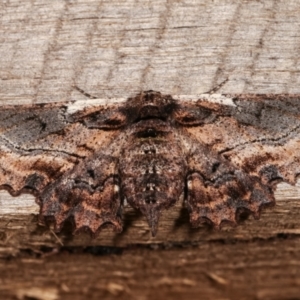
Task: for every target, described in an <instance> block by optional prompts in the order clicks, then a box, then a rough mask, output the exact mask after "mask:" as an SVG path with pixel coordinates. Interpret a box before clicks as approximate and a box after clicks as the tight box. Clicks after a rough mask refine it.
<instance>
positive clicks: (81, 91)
mask: <svg viewBox="0 0 300 300" xmlns="http://www.w3.org/2000/svg"><path fill="white" fill-rule="evenodd" d="M72 87H73V88H74V89H75V90H77V91H78V92H79V93H81V94H82V95H84V96H86V97H88V98H90V99H98V98H97V97H95V96H92V95H91V94H89V93H87V92H85V91H84V90H83V89H81V88H79V87H78V86H77V85H73V86H72Z"/></svg>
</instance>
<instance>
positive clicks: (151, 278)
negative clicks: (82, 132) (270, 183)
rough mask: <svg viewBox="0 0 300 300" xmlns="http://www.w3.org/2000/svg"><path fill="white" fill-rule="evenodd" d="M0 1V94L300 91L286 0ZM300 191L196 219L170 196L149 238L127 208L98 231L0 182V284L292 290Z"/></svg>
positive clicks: (192, 292)
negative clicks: (86, 230)
mask: <svg viewBox="0 0 300 300" xmlns="http://www.w3.org/2000/svg"><path fill="white" fill-rule="evenodd" d="M0 10H1V17H0V101H1V102H0V103H1V104H7V103H10V104H21V103H36V102H53V101H67V100H74V99H84V96H83V95H81V94H79V93H78V92H77V91H76V90H75V89H74V88H73V87H72V86H73V85H74V84H75V85H77V86H79V87H81V88H82V89H84V90H85V91H86V92H88V93H90V94H92V95H94V96H96V97H99V98H109V97H128V96H131V95H133V94H135V93H136V92H138V91H141V90H148V89H153V90H158V91H161V92H163V93H171V94H189V95H194V94H198V93H203V92H206V91H208V90H210V89H212V88H213V87H215V86H217V85H218V84H219V83H221V82H222V81H224V80H225V79H228V81H227V82H226V84H225V85H224V86H222V87H221V89H220V90H219V91H218V92H220V93H269V92H270V93H300V89H299V83H300V78H299V71H300V63H299V46H300V35H299V27H300V20H299V11H300V2H299V1H296V0H291V1H289V2H288V4H287V3H286V1H277V0H273V1H262V2H259V1H251V0H245V1H233V0H226V1H192V0H187V1H172V0H169V1H158V0H157V1H150V2H148V1H137V0H122V1H120V0H114V1H99V0H97V1H87V0H82V1H62V0H56V1H45V0H39V1H29V0H26V1H19V0H10V1H2V2H1V4H0ZM299 189H300V188H299V185H298V186H297V187H294V188H293V187H290V186H283V188H281V189H279V191H278V194H277V206H276V207H275V208H273V209H271V210H268V211H265V212H264V213H263V214H262V217H261V219H260V220H259V221H256V220H253V219H249V220H245V221H244V222H243V223H242V224H241V225H240V226H238V227H237V228H228V227H226V228H223V229H222V230H221V231H219V232H215V231H212V230H210V229H209V228H207V227H203V228H200V229H198V230H192V229H190V227H189V225H188V222H187V214H186V212H185V211H184V210H183V209H182V207H181V204H180V203H179V204H178V205H177V206H176V207H174V209H172V210H171V211H170V213H169V214H165V215H164V216H163V218H162V219H161V223H160V229H159V232H158V235H157V237H156V238H152V237H151V236H150V233H149V229H148V227H147V225H146V222H144V220H143V219H142V218H141V216H139V215H137V214H136V213H135V212H134V211H132V210H130V209H129V210H128V211H127V212H126V216H125V225H126V226H125V230H124V232H123V233H122V234H118V235H116V234H114V233H112V232H111V230H110V229H109V228H108V229H105V230H104V231H103V234H101V236H99V238H97V239H95V240H91V239H90V238H89V237H88V236H85V235H84V234H82V235H79V236H75V237H73V236H71V235H70V233H69V232H68V230H67V229H66V230H65V231H64V232H63V233H62V234H59V235H56V234H54V233H53V231H51V229H48V228H43V227H40V226H38V225H37V222H36V221H37V217H36V213H37V210H38V207H37V206H36V204H35V203H34V199H33V197H31V196H30V195H23V196H21V197H18V198H12V197H10V196H9V195H8V194H7V193H5V192H1V194H0V257H2V259H1V260H0V270H1V275H0V295H1V293H2V295H3V297H2V298H3V299H16V298H17V299H45V300H48V299H82V298H85V297H86V298H87V297H88V298H91V299H94V298H95V299H99V297H101V296H104V297H105V298H106V299H115V298H118V299H120V298H123V299H153V298H156V299H168V298H169V299H174V297H175V296H176V297H177V299H181V298H182V299H188V298H190V299H199V297H201V299H299V298H300V281H299V270H300V268H299V246H300V245H299V241H300V239H299V233H300V204H299V203H300V202H299V199H300V193H299ZM133 245H135V246H133ZM107 246H110V247H112V248H110V247H107ZM103 253H104V254H105V253H106V254H108V255H105V256H99V255H97V254H103ZM26 297H27V298H26ZM30 297H31V298H30Z"/></svg>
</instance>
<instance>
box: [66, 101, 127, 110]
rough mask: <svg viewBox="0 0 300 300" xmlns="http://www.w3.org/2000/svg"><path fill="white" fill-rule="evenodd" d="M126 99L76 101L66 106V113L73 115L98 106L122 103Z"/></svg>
mask: <svg viewBox="0 0 300 300" xmlns="http://www.w3.org/2000/svg"><path fill="white" fill-rule="evenodd" d="M126 100H127V99H126V98H107V99H88V100H77V101H74V102H72V103H70V104H69V105H68V108H67V113H68V114H73V113H75V112H77V111H80V110H82V109H84V108H86V107H93V106H99V105H110V104H114V103H124V102H126Z"/></svg>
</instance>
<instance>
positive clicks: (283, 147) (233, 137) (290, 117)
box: [174, 95, 300, 226]
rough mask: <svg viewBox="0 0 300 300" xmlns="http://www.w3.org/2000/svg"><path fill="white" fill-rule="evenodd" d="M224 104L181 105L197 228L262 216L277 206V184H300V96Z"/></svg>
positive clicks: (237, 98) (232, 98) (238, 98)
mask: <svg viewBox="0 0 300 300" xmlns="http://www.w3.org/2000/svg"><path fill="white" fill-rule="evenodd" d="M219 100H221V101H223V104H220V103H216V102H209V101H206V100H205V99H202V100H201V99H200V100H199V101H196V102H194V103H192V102H182V103H178V104H179V106H178V109H177V111H176V112H175V115H174V116H175V119H176V121H177V123H178V125H179V127H180V128H181V134H182V138H183V139H184V137H186V138H185V139H186V140H188V141H187V142H186V144H188V145H189V148H190V150H189V151H188V164H189V168H190V171H189V172H190V175H189V179H188V196H187V204H188V207H189V209H190V211H191V221H192V223H193V224H194V225H195V226H197V225H198V224H199V223H201V222H202V221H204V220H207V221H209V222H211V223H213V224H214V225H216V226H219V225H221V223H222V222H226V221H228V222H231V223H234V222H235V221H236V218H237V217H238V215H239V214H240V213H241V212H244V211H247V212H250V213H253V214H254V215H255V216H257V217H258V216H259V212H260V210H261V208H262V207H263V206H266V205H270V204H272V203H274V196H273V191H274V189H275V187H276V183H278V182H279V181H282V180H283V181H286V182H288V183H291V184H294V183H295V181H296V178H297V176H298V175H299V173H300V151H299V149H300V96H297V95H225V96H222V97H220V98H219ZM187 136H188V138H187Z"/></svg>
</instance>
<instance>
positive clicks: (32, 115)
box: [0, 91, 300, 235]
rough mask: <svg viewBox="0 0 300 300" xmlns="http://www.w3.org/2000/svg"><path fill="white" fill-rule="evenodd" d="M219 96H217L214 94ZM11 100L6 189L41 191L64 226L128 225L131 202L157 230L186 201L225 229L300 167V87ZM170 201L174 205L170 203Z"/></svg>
mask: <svg viewBox="0 0 300 300" xmlns="http://www.w3.org/2000/svg"><path fill="white" fill-rule="evenodd" d="M208 99H209V101H208ZM80 104H81V102H80V101H73V102H67V103H55V104H40V105H22V106H4V107H3V106H2V107H1V111H0V187H1V188H5V189H7V190H8V191H9V192H10V193H11V194H12V195H14V196H16V195H19V194H20V193H22V192H24V191H26V192H28V191H29V192H31V193H33V194H34V195H35V196H36V198H37V203H38V204H39V206H40V221H41V222H49V221H50V222H53V223H54V225H55V229H56V230H57V231H60V230H61V228H62V226H63V224H64V223H65V221H66V220H71V221H72V222H73V224H74V229H75V231H78V230H80V229H87V230H88V231H90V232H91V233H92V234H96V233H98V232H99V229H100V228H101V226H102V225H103V224H107V223H110V224H112V225H113V226H114V228H115V229H116V230H117V231H121V230H122V207H123V206H124V205H125V204H126V203H128V204H129V205H131V206H132V207H133V208H135V209H137V210H139V211H140V212H141V213H142V214H143V215H144V216H145V218H146V219H147V221H148V223H149V226H150V229H151V231H152V234H153V235H155V234H156V231H157V227H158V221H159V217H160V215H161V214H162V213H167V210H168V208H170V207H171V206H172V205H174V204H175V202H176V201H184V204H185V206H186V208H187V209H188V212H189V214H190V222H191V224H192V226H193V227H197V226H199V225H200V224H202V223H203V222H207V223H210V224H212V225H213V226H215V227H220V226H221V225H222V224H224V223H230V224H235V223H236V222H237V221H238V219H239V216H240V215H241V214H244V213H247V214H253V215H254V216H255V217H259V214H260V211H261V209H262V208H263V207H265V206H269V205H272V204H274V195H273V192H274V189H275V188H276V184H277V183H278V182H280V181H286V182H288V183H291V184H294V183H295V181H296V177H297V175H298V174H299V172H300V151H299V149H300V96H297V95H218V96H217V95H201V96H199V99H198V100H195V99H189V97H188V96H186V97H185V96H177V97H175V96H173V97H172V96H170V95H163V94H161V93H159V92H154V91H146V92H142V93H140V94H138V95H136V96H135V97H132V98H129V99H128V100H127V101H123V102H122V101H121V102H118V101H110V102H109V101H108V102H107V103H104V104H102V105H93V102H92V101H91V102H90V104H91V105H88V106H81V105H80ZM165 211H166V212H165Z"/></svg>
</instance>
